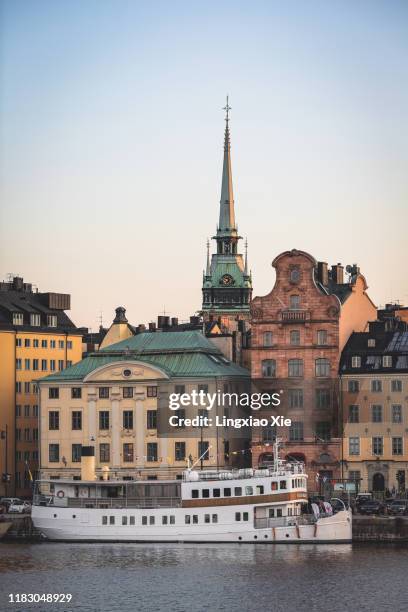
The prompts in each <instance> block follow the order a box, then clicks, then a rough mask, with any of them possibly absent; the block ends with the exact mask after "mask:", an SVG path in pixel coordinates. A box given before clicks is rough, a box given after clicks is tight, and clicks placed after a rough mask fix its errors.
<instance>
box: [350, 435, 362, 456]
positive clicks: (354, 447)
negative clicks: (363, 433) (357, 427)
mask: <svg viewBox="0 0 408 612" xmlns="http://www.w3.org/2000/svg"><path fill="white" fill-rule="evenodd" d="M359 454H360V438H358V437H356V436H354V437H351V438H349V455H359Z"/></svg>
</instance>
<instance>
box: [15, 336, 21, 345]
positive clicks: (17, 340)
mask: <svg viewBox="0 0 408 612" xmlns="http://www.w3.org/2000/svg"><path fill="white" fill-rule="evenodd" d="M16 346H21V338H16Z"/></svg>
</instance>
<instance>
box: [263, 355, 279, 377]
mask: <svg viewBox="0 0 408 612" xmlns="http://www.w3.org/2000/svg"><path fill="white" fill-rule="evenodd" d="M262 376H263V377H264V378H272V377H274V376H276V361H275V360H274V359H264V360H263V361H262Z"/></svg>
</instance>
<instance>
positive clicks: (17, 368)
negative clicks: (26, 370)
mask: <svg viewBox="0 0 408 612" xmlns="http://www.w3.org/2000/svg"><path fill="white" fill-rule="evenodd" d="M16 370H21V359H16Z"/></svg>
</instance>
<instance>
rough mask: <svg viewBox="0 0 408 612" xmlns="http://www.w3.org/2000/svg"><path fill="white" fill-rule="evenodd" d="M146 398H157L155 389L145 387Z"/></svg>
mask: <svg viewBox="0 0 408 612" xmlns="http://www.w3.org/2000/svg"><path fill="white" fill-rule="evenodd" d="M147 397H157V387H147Z"/></svg>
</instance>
